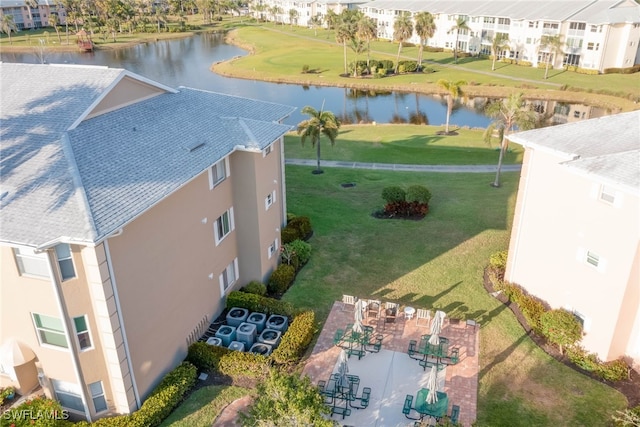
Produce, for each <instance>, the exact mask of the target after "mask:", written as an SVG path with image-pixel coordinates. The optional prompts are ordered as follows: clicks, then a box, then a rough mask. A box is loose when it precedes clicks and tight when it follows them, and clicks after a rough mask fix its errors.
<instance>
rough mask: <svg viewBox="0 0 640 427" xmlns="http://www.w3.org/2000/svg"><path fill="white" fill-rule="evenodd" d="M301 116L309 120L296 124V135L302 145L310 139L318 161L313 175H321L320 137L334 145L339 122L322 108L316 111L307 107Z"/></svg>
mask: <svg viewBox="0 0 640 427" xmlns="http://www.w3.org/2000/svg"><path fill="white" fill-rule="evenodd" d="M323 108H324V103H323ZM302 114H306V115H308V116H309V119H307V120H303V121H301V122H300V123H298V135H301V137H300V142H301V143H302V145H304V143H305V141H306V140H307V138H309V139H311V145H312V146H315V147H316V149H317V152H316V156H317V160H318V167H317V169H316V170H315V171H313V173H314V174H320V173H322V169H320V137H321V136H322V135H324V136H326V137H327V138H329V141H330V142H331V145H332V146H333V145H335V143H336V138H337V137H338V129H340V120H338V118H337V117H336V116H335V115H334V114H333V113H332V112H331V111H323V109H322V108H321V109H320V111H317V110H316V109H314V108H313V107H310V106H308V105H307V106H305V107H304V108H303V109H302Z"/></svg>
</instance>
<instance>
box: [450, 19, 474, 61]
mask: <svg viewBox="0 0 640 427" xmlns="http://www.w3.org/2000/svg"><path fill="white" fill-rule="evenodd" d="M470 29H471V28H469V26H468V25H467V19H466V18H465V17H464V16H458V19H457V20H456V23H455V24H454V25H453V27H451V29H450V30H449V32H450V33H452V32H454V31H455V32H456V44H455V45H454V46H453V62H455V63H456V64H457V63H458V39H459V38H460V31H469V30H470Z"/></svg>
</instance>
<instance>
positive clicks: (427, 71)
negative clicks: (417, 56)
mask: <svg viewBox="0 0 640 427" xmlns="http://www.w3.org/2000/svg"><path fill="white" fill-rule="evenodd" d="M422 72H423V73H425V74H431V73H435V72H436V70H435V69H434V68H433V67H422Z"/></svg>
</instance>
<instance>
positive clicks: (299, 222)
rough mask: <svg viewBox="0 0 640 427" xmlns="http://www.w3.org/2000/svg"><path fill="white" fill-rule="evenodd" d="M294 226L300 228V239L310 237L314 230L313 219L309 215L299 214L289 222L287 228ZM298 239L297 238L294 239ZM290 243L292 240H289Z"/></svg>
mask: <svg viewBox="0 0 640 427" xmlns="http://www.w3.org/2000/svg"><path fill="white" fill-rule="evenodd" d="M289 227H291V228H294V229H296V230H298V234H299V235H300V239H304V240H306V239H308V238H309V236H310V235H311V232H312V231H313V228H312V227H311V220H310V219H309V217H308V216H297V217H295V218H293V219H292V220H291V221H289V222H288V223H287V227H285V228H289ZM294 240H296V239H294ZM292 241H293V240H292ZM287 243H290V242H287Z"/></svg>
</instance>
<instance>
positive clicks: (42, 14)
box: [0, 0, 67, 31]
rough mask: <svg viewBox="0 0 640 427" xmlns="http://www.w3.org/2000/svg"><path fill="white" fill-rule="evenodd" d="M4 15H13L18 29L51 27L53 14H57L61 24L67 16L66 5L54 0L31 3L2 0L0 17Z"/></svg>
mask: <svg viewBox="0 0 640 427" xmlns="http://www.w3.org/2000/svg"><path fill="white" fill-rule="evenodd" d="M4 15H10V16H12V17H13V22H14V23H15V24H16V28H17V29H18V31H21V30H31V29H38V28H43V27H49V26H51V25H52V21H51V15H57V17H58V24H59V25H60V24H64V23H65V22H66V17H67V15H66V12H65V10H64V7H63V6H62V5H61V4H60V3H59V2H56V1H53V0H34V2H33V3H32V4H29V5H28V4H27V3H26V2H25V1H24V0H0V18H2V17H3V16H4Z"/></svg>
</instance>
